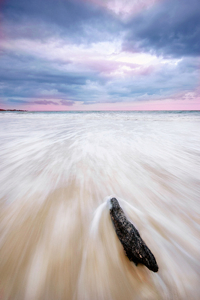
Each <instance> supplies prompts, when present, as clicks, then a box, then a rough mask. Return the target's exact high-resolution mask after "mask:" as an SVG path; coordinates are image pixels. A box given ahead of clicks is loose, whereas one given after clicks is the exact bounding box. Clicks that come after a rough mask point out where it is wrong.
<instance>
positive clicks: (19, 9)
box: [0, 0, 200, 111]
mask: <svg viewBox="0 0 200 300" xmlns="http://www.w3.org/2000/svg"><path fill="white" fill-rule="evenodd" d="M199 69H200V0H190V1H188V0H0V108H16V109H27V110H56V111H58V110H141V109H144V110H149V109H150V110H157V109H161V110H162V109H163V110H171V109H175V110H176V109H178V110H182V109H183V110H190V109H200V72H199Z"/></svg>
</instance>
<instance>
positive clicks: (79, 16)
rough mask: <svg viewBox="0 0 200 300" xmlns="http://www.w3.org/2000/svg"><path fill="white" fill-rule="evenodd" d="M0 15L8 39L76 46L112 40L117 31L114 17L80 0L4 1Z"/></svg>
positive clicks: (116, 20) (117, 22)
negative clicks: (57, 40)
mask: <svg viewBox="0 0 200 300" xmlns="http://www.w3.org/2000/svg"><path fill="white" fill-rule="evenodd" d="M2 15H3V20H4V24H5V32H6V33H7V34H8V35H9V36H11V37H12V38H15V37H16V36H23V37H28V38H32V39H38V38H39V39H43V38H45V37H49V36H54V37H55V36H63V37H66V38H67V39H70V40H73V42H77V43H80V42H83V41H84V42H85V41H86V40H88V41H97V40H105V39H106V38H108V39H109V38H113V35H115V34H116V33H117V34H118V33H119V29H120V28H121V25H120V24H121V22H119V20H118V19H117V17H116V16H115V15H114V14H111V13H109V12H108V11H106V10H103V9H102V8H100V7H98V6H96V5H94V3H87V2H84V1H80V0H48V1H47V0H42V1H41V0H29V1H27V0H6V1H5V4H4V6H3V10H2ZM14 25H17V27H16V28H15V30H14V32H13V26H14Z"/></svg>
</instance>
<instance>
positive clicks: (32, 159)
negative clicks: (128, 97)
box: [0, 111, 200, 300]
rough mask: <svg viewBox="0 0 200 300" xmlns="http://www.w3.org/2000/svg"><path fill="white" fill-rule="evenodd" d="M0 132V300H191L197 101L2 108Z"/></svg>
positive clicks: (199, 161)
mask: <svg viewBox="0 0 200 300" xmlns="http://www.w3.org/2000/svg"><path fill="white" fill-rule="evenodd" d="M0 141H1V143H0V299H1V300H2V299H3V300H188V299H190V300H199V299H200V112H199V111H161V112H147V111H142V112H137V111H135V112H123V111H122V112H1V113H0ZM111 197H115V198H117V199H118V201H119V203H120V205H121V207H122V208H123V210H124V213H125V214H126V216H127V218H128V219H129V221H131V222H132V223H133V224H134V226H135V227H136V228H137V229H138V231H139V233H140V235H141V237H142V239H143V240H144V241H145V243H146V245H147V246H148V247H149V249H150V250H151V252H152V253H153V254H154V256H155V258H156V261H157V264H158V266H159V270H158V272H157V273H154V272H152V271H150V270H149V269H147V268H146V267H145V266H144V265H142V264H139V265H137V266H136V265H135V264H134V263H133V262H130V261H129V260H128V258H127V256H126V255H125V252H124V249H123V247H122V244H121V243H120V241H119V239H118V237H117V235H116V232H115V229H114V227H113V224H112V221H111V218H110V213H109V206H108V202H107V200H108V199H110V198H111Z"/></svg>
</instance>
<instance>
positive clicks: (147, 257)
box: [109, 198, 158, 272]
mask: <svg viewBox="0 0 200 300" xmlns="http://www.w3.org/2000/svg"><path fill="white" fill-rule="evenodd" d="M109 201H110V216H111V220H112V223H113V225H114V228H115V232H116V234H117V236H118V238H119V240H120V242H121V244H122V246H123V248H124V251H125V254H126V256H127V257H128V259H129V260H130V261H132V262H134V263H135V265H136V266H137V265H138V264H139V263H140V264H143V265H145V266H146V267H147V268H148V269H149V270H151V271H153V272H157V271H158V265H157V262H156V259H155V257H154V255H153V254H152V252H151V251H150V250H149V248H148V247H147V245H146V244H145V242H144V241H143V239H142V238H141V236H140V234H139V232H138V230H137V229H136V228H135V226H134V225H133V224H132V223H131V222H130V221H128V220H127V218H126V216H125V214H124V212H123V210H122V208H121V207H120V205H119V202H118V200H117V199H116V198H112V199H110V200H109Z"/></svg>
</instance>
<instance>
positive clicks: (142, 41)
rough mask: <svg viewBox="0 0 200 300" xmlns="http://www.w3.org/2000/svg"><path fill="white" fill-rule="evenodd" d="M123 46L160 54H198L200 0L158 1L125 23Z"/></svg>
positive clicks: (199, 44) (199, 41)
mask: <svg viewBox="0 0 200 300" xmlns="http://www.w3.org/2000/svg"><path fill="white" fill-rule="evenodd" d="M126 26H127V32H128V33H127V35H126V39H125V41H124V45H123V48H124V49H126V50H129V51H133V52H134V51H141V50H143V51H145V52H153V53H155V54H157V55H163V56H172V57H179V56H199V55H200V1H199V0H191V1H188V0H169V1H161V2H159V3H158V4H157V5H154V6H153V7H152V8H151V9H149V10H147V11H144V12H142V13H141V14H140V15H138V16H136V17H134V18H133V19H132V20H131V21H129V22H128V23H127V25H126Z"/></svg>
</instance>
